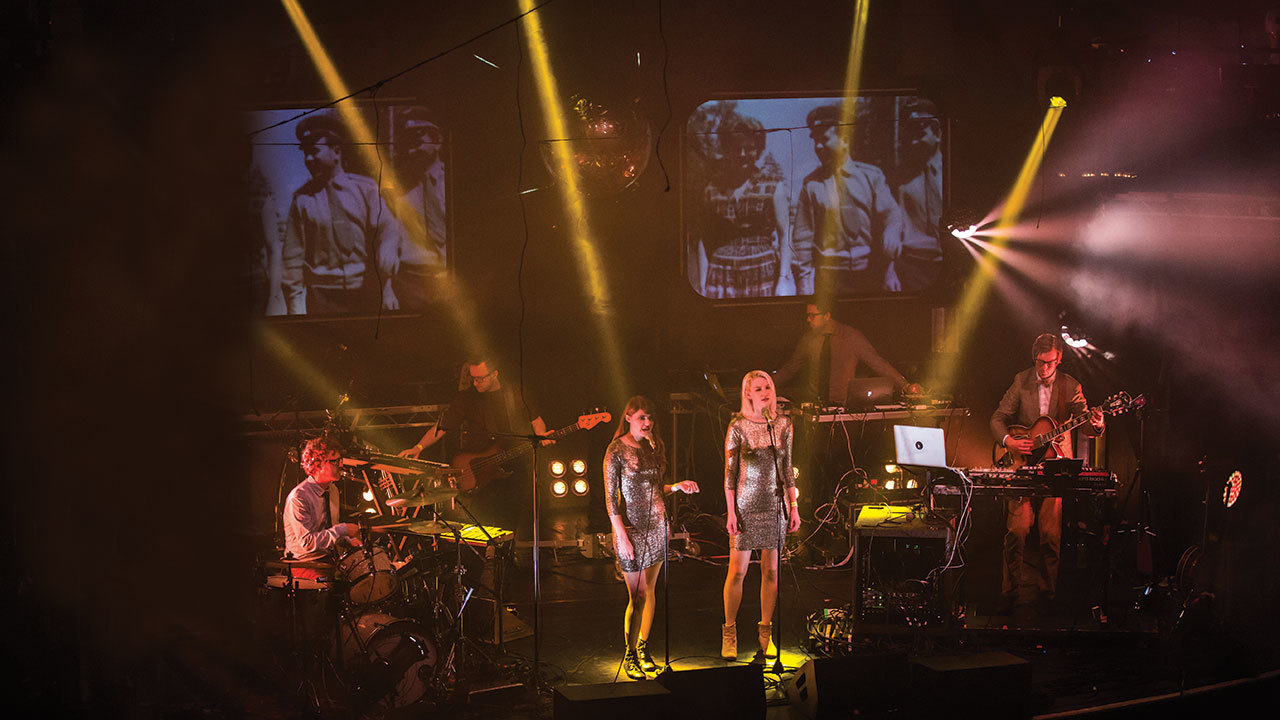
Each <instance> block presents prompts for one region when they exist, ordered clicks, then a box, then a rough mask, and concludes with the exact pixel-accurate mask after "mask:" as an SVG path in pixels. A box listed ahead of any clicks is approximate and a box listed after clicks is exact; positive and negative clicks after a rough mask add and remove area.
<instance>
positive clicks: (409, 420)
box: [238, 405, 448, 436]
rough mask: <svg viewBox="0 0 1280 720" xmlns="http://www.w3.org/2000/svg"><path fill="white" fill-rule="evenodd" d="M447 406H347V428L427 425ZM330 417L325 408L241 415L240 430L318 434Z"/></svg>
mask: <svg viewBox="0 0 1280 720" xmlns="http://www.w3.org/2000/svg"><path fill="white" fill-rule="evenodd" d="M447 407H448V405H396V406H393V407H378V408H347V409H345V410H344V411H343V422H342V425H343V426H344V427H347V428H350V429H352V430H393V429H396V428H412V427H427V426H430V425H433V424H435V423H436V421H438V420H439V419H440V416H441V415H442V414H443V413H444V411H445V408H447ZM328 420H329V413H328V412H327V411H325V410H301V411H294V412H289V411H284V410H282V411H280V412H277V413H272V414H270V415H241V416H240V418H239V425H240V428H239V433H238V434H240V435H245V436H258V435H283V434H291V433H303V434H307V433H318V432H320V431H321V430H323V429H324V426H325V424H326V423H327V422H328Z"/></svg>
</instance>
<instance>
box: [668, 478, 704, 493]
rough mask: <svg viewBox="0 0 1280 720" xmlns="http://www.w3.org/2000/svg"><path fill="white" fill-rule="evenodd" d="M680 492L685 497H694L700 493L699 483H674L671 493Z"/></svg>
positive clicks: (686, 481) (683, 481) (690, 481)
mask: <svg viewBox="0 0 1280 720" xmlns="http://www.w3.org/2000/svg"><path fill="white" fill-rule="evenodd" d="M677 490H678V491H680V492H682V493H684V494H685V495H692V494H694V493H696V492H698V483H696V482H694V481H692V480H682V481H680V482H678V483H672V485H671V492H676V491H677Z"/></svg>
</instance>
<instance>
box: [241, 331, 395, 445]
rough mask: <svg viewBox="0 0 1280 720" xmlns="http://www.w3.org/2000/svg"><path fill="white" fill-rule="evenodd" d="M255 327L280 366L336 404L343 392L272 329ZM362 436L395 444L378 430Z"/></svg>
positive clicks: (319, 394) (377, 443)
mask: <svg viewBox="0 0 1280 720" xmlns="http://www.w3.org/2000/svg"><path fill="white" fill-rule="evenodd" d="M255 327H256V331H257V334H258V337H259V338H260V339H261V340H262V344H263V346H265V347H266V348H267V352H269V353H271V354H272V355H273V356H274V357H275V358H276V359H277V360H279V361H280V362H281V364H283V365H284V366H285V367H287V368H288V369H289V370H290V371H291V372H293V374H294V375H295V376H296V377H297V378H298V379H300V380H301V381H302V384H303V385H304V386H306V387H307V388H308V389H309V390H311V392H313V393H315V394H316V395H317V396H319V397H322V398H325V399H326V400H325V402H327V403H332V404H333V405H337V404H338V401H339V397H340V396H341V394H342V392H343V391H342V390H341V389H339V388H338V387H337V386H336V385H334V384H333V383H332V382H330V381H329V378H327V377H325V374H324V373H323V372H321V371H320V370H319V369H318V368H317V367H316V366H315V365H312V364H311V363H310V362H309V361H308V360H307V359H306V358H305V357H304V356H303V355H302V354H300V353H299V352H298V351H297V350H295V349H294V348H293V346H292V345H290V344H289V341H287V340H285V339H284V338H282V337H280V334H279V333H278V332H276V331H275V329H274V328H272V327H270V326H268V325H266V324H265V323H263V322H261V321H258V322H257V323H256V324H255ZM362 434H364V435H366V437H365V439H366V440H369V441H371V442H373V443H374V444H375V445H377V446H379V447H392V444H393V443H394V442H396V441H395V439H394V438H391V437H389V436H387V435H386V434H385V433H384V432H382V431H378V430H366V431H365V432H364V433H362Z"/></svg>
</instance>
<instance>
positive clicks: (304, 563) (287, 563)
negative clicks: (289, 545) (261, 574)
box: [262, 558, 333, 570]
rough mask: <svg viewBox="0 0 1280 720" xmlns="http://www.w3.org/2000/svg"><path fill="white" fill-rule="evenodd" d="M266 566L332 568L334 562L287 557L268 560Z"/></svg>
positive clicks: (278, 567) (274, 568)
mask: <svg viewBox="0 0 1280 720" xmlns="http://www.w3.org/2000/svg"><path fill="white" fill-rule="evenodd" d="M262 566H263V567H265V568H270V569H272V570H288V569H291V568H297V569H302V570H332V569H333V563H327V562H319V561H317V560H290V559H287V558H284V559H280V560H267V561H266V562H264V563H262Z"/></svg>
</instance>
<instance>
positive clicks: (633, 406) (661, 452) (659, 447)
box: [613, 395, 667, 475]
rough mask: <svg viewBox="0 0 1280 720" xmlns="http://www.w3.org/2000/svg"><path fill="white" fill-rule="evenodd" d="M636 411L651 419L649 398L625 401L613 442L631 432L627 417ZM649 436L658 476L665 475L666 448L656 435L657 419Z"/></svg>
mask: <svg viewBox="0 0 1280 720" xmlns="http://www.w3.org/2000/svg"><path fill="white" fill-rule="evenodd" d="M637 410H643V411H644V412H646V413H648V415H649V417H651V418H652V417H653V403H651V402H649V398H647V397H645V396H644V395H632V396H631V397H630V398H629V399H628V400H627V405H626V407H625V408H624V409H623V410H622V415H621V417H620V418H619V420H618V429H617V430H615V431H614V433H613V439H614V440H617V439H618V438H620V437H622V436H623V435H626V434H627V433H628V432H630V431H631V424H630V423H628V422H627V416H628V415H632V414H634V413H635V412H636V411H637ZM649 434H650V435H651V436H653V451H654V455H656V456H657V460H658V474H659V475H666V473H667V446H666V444H665V443H663V442H662V435H661V434H659V433H658V420H657V418H654V419H653V427H652V428H650V430H649Z"/></svg>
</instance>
